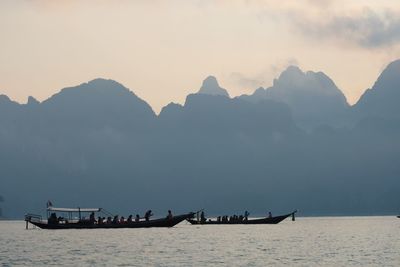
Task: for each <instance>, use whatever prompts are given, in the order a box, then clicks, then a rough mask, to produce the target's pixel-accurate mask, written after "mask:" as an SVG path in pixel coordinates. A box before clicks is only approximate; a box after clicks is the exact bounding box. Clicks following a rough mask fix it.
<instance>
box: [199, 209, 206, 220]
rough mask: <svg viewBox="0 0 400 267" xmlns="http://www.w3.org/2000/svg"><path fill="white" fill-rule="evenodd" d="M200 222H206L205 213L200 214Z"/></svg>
mask: <svg viewBox="0 0 400 267" xmlns="http://www.w3.org/2000/svg"><path fill="white" fill-rule="evenodd" d="M200 221H201V222H202V223H204V222H205V221H206V217H205V216H204V211H202V212H201V213H200Z"/></svg>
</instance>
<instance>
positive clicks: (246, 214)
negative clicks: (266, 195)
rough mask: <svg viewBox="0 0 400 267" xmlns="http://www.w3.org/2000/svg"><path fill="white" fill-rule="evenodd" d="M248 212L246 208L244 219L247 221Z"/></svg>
mask: <svg viewBox="0 0 400 267" xmlns="http://www.w3.org/2000/svg"><path fill="white" fill-rule="evenodd" d="M249 215H250V213H249V212H248V211H247V210H246V211H245V212H244V220H245V221H247V219H248V218H249Z"/></svg>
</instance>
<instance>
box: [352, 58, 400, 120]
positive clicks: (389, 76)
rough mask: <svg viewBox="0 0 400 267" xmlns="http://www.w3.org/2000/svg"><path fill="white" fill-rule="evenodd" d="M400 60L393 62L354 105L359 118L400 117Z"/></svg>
mask: <svg viewBox="0 0 400 267" xmlns="http://www.w3.org/2000/svg"><path fill="white" fill-rule="evenodd" d="M399 100H400V60H396V61H393V62H391V63H390V64H389V65H388V66H387V67H386V68H385V70H384V71H383V72H382V74H381V75H380V76H379V78H378V80H377V81H376V82H375V84H374V86H373V87H372V88H371V89H367V90H366V91H365V92H364V94H363V95H362V96H361V97H360V99H359V101H358V102H357V103H356V104H355V106H354V112H355V113H356V115H357V116H358V117H359V118H362V117H379V118H386V119H393V118H397V119H398V118H400V105H399Z"/></svg>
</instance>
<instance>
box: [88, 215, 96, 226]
mask: <svg viewBox="0 0 400 267" xmlns="http://www.w3.org/2000/svg"><path fill="white" fill-rule="evenodd" d="M89 221H90V223H92V224H94V223H95V222H96V219H95V217H94V212H92V213H90V216H89Z"/></svg>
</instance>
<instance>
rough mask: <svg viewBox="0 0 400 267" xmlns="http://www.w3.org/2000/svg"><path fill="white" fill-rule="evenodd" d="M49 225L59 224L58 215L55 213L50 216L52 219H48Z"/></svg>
mask: <svg viewBox="0 0 400 267" xmlns="http://www.w3.org/2000/svg"><path fill="white" fill-rule="evenodd" d="M47 223H48V224H57V223H58V219H57V214H56V213H55V212H53V213H52V214H50V217H49V218H48V219H47Z"/></svg>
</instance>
